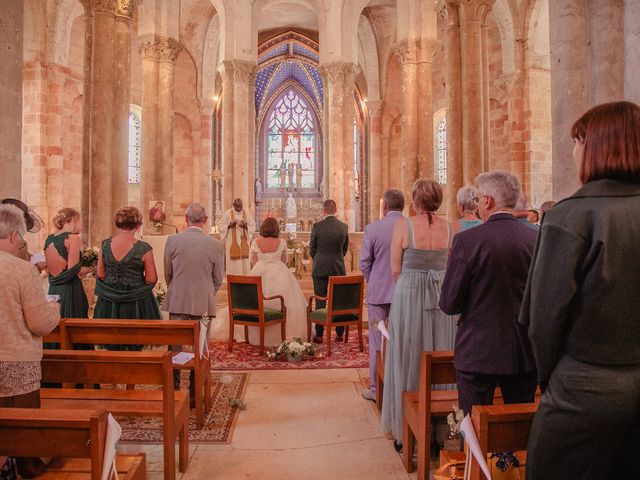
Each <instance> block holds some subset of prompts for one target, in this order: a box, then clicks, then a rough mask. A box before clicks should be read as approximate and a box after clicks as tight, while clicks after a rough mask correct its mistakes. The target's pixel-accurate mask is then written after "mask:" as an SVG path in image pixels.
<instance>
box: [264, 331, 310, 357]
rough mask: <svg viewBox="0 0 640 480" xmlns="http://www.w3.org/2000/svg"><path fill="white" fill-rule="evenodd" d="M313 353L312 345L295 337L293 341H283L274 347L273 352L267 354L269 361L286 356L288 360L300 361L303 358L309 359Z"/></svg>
mask: <svg viewBox="0 0 640 480" xmlns="http://www.w3.org/2000/svg"><path fill="white" fill-rule="evenodd" d="M314 353H315V348H314V346H313V344H311V343H309V342H304V341H303V340H302V339H301V338H299V337H295V338H294V339H293V340H285V341H284V342H282V343H280V345H278V346H277V347H276V349H275V350H274V351H273V352H269V353H267V356H268V357H269V358H270V359H271V360H278V359H279V358H282V357H284V356H286V357H287V358H288V359H292V360H293V359H295V360H300V359H302V358H304V357H305V356H307V357H311V356H313V354H314Z"/></svg>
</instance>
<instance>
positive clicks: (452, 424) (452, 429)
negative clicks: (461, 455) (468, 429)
mask: <svg viewBox="0 0 640 480" xmlns="http://www.w3.org/2000/svg"><path fill="white" fill-rule="evenodd" d="M452 408H453V413H450V414H449V415H447V424H448V425H449V436H450V437H451V438H454V437H456V436H457V435H458V434H459V433H460V424H461V423H462V419H463V418H464V412H463V411H462V410H460V409H459V408H458V407H457V406H456V405H452Z"/></svg>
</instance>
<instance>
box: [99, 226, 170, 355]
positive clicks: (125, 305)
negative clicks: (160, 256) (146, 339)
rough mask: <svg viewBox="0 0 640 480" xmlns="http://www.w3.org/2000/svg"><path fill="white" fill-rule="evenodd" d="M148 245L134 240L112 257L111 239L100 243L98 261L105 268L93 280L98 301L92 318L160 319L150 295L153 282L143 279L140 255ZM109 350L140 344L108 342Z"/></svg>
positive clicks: (138, 346)
mask: <svg viewBox="0 0 640 480" xmlns="http://www.w3.org/2000/svg"><path fill="white" fill-rule="evenodd" d="M150 250H151V245H149V244H148V243H147V242H143V241H142V240H139V241H137V242H136V243H134V244H133V246H132V247H131V250H129V252H128V253H127V254H126V255H125V256H124V257H123V258H122V259H121V260H116V258H115V257H114V256H113V252H112V251H111V239H110V238H108V239H107V240H104V241H103V242H102V250H101V255H102V261H103V263H104V267H105V270H106V275H105V278H104V280H102V281H101V280H100V279H97V280H96V295H97V296H98V301H97V303H96V308H95V310H94V312H93V318H117V319H149V320H160V319H162V316H161V315H160V308H159V307H158V302H157V301H156V297H155V296H154V294H153V287H154V285H155V284H151V285H148V284H146V283H145V279H144V262H143V261H142V257H144V255H145V254H146V253H147V252H148V251H150ZM107 348H108V349H109V350H128V351H139V350H141V349H142V345H108V346H107Z"/></svg>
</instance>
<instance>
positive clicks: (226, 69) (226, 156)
mask: <svg viewBox="0 0 640 480" xmlns="http://www.w3.org/2000/svg"><path fill="white" fill-rule="evenodd" d="M233 70H234V68H233V62H231V61H228V60H225V61H223V62H222V65H221V67H220V73H221V74H222V100H221V104H222V106H221V108H222V125H221V127H222V149H221V150H222V159H221V162H220V165H221V167H222V178H221V182H222V205H221V206H220V210H221V211H222V212H224V211H225V210H226V209H228V208H231V204H232V202H233V198H234V183H235V181H234V176H235V175H234V174H235V172H234V158H233V157H234V151H233V149H234V144H233V142H234V136H233V127H234V118H233V110H234V105H235V101H234V72H233Z"/></svg>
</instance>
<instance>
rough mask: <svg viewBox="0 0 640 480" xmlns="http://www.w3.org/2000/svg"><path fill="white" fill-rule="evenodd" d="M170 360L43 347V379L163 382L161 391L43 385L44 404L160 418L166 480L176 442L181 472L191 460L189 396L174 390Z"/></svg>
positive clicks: (161, 356) (152, 354)
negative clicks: (45, 386) (51, 386)
mask: <svg viewBox="0 0 640 480" xmlns="http://www.w3.org/2000/svg"><path fill="white" fill-rule="evenodd" d="M171 359H172V355H171V353H170V352H95V351H79V350H48V351H47V350H45V352H44V357H43V359H42V380H43V381H45V382H60V383H71V384H75V383H83V384H93V383H112V384H116V383H124V384H143V385H162V390H109V389H101V390H90V389H88V390H76V389H71V388H42V389H40V396H41V403H42V407H43V408H47V409H68V410H76V409H83V410H98V409H104V410H108V411H110V412H111V413H113V414H114V415H126V416H136V417H162V436H163V446H164V478H165V479H166V480H174V479H175V476H176V472H175V466H176V459H175V444H176V441H179V447H180V450H179V462H178V467H179V470H180V472H185V471H186V470H187V465H188V463H189V394H188V392H186V391H174V389H173V365H172V362H171Z"/></svg>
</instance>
